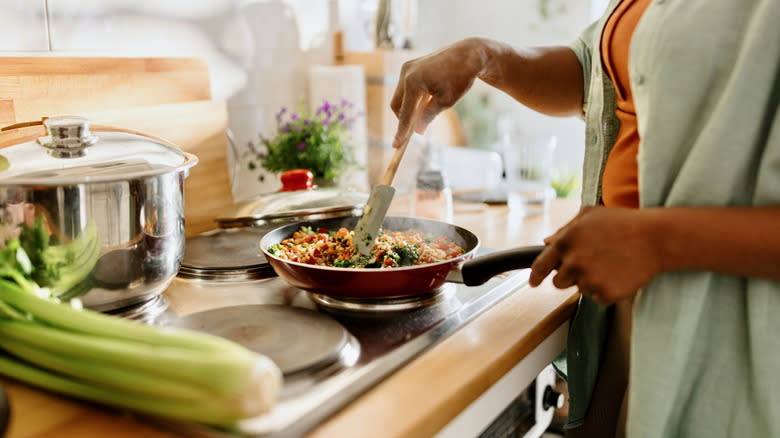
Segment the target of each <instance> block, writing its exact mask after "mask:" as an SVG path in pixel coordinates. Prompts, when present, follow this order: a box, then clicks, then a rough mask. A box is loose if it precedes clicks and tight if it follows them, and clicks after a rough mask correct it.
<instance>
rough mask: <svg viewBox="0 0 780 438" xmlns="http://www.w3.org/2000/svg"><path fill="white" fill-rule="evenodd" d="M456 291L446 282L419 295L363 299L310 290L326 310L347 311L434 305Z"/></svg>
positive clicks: (388, 309) (314, 299)
mask: <svg viewBox="0 0 780 438" xmlns="http://www.w3.org/2000/svg"><path fill="white" fill-rule="evenodd" d="M454 293H455V285H454V284H452V283H446V284H444V285H443V286H442V287H440V288H438V289H434V290H432V291H430V292H426V293H422V294H419V295H408V296H403V297H398V298H380V299H361V298H341V297H339V298H334V297H331V296H327V295H322V294H318V293H314V292H308V295H309V298H310V299H311V300H312V301H314V302H315V303H316V304H317V305H318V306H320V307H322V308H324V309H325V310H337V311H346V312H379V313H384V312H400V311H406V310H412V309H417V308H420V307H428V306H432V305H434V304H436V303H440V302H442V301H444V300H445V299H447V298H449V297H450V296H452V295H453V294H454Z"/></svg>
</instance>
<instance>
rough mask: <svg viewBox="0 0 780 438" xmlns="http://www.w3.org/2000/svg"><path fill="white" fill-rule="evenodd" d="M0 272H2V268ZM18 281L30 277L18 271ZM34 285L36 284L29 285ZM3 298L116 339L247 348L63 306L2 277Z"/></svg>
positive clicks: (58, 322) (38, 315)
mask: <svg viewBox="0 0 780 438" xmlns="http://www.w3.org/2000/svg"><path fill="white" fill-rule="evenodd" d="M0 274H2V273H1V272H0ZM16 276H17V277H21V278H14V280H15V281H16V283H21V282H22V281H27V283H30V281H29V280H26V279H25V278H23V277H22V276H21V275H20V274H18V273H17V274H16ZM28 287H32V286H28ZM0 289H2V300H3V301H5V302H6V303H8V304H10V305H12V306H14V307H15V308H17V309H18V310H20V311H22V312H25V313H29V314H31V315H33V317H34V318H35V319H36V320H39V321H44V322H46V323H48V324H51V325H53V326H57V327H60V328H62V329H66V330H70V331H74V332H79V333H86V334H92V335H95V336H102V337H106V338H112V339H123V340H128V341H135V342H143V343H147V344H150V345H157V346H170V347H178V348H184V349H189V350H196V351H202V352H214V353H219V352H229V351H243V347H241V346H239V345H237V344H235V343H233V342H230V341H228V340H227V339H224V338H220V337H218V336H212V335H208V334H206V333H200V332H194V331H191V330H184V329H180V328H175V327H155V326H149V325H146V324H144V323H141V322H136V321H129V320H125V319H121V318H117V317H115V316H111V315H106V314H102V313H99V312H84V311H81V310H76V309H73V308H71V307H69V306H63V305H62V304H60V303H57V302H53V301H48V300H43V299H40V298H39V297H37V296H36V295H35V293H34V291H32V290H26V289H27V288H23V287H22V286H20V285H19V284H15V283H14V282H11V281H8V280H3V279H0Z"/></svg>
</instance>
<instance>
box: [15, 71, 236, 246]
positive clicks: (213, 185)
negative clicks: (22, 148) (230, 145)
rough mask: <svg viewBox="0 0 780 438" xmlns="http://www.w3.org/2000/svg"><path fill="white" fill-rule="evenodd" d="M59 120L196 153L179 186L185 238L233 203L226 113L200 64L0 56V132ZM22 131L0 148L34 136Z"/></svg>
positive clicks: (211, 224)
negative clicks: (77, 120) (85, 121)
mask: <svg viewBox="0 0 780 438" xmlns="http://www.w3.org/2000/svg"><path fill="white" fill-rule="evenodd" d="M65 114H67V115H81V116H84V117H87V118H89V119H90V120H91V122H92V123H93V124H104V125H111V126H116V127H121V128H125V129H130V130H135V131H140V132H142V133H146V134H149V135H152V136H156V137H161V138H163V139H166V140H168V141H170V142H172V143H174V144H176V145H178V146H179V147H180V148H181V149H182V150H185V151H187V152H191V153H193V154H195V155H197V156H198V159H199V162H198V164H197V165H196V166H195V167H194V168H193V169H192V171H191V172H190V176H189V177H188V178H187V179H186V181H185V188H184V190H185V192H184V195H185V196H184V198H185V220H186V227H187V235H188V236H191V235H194V234H198V233H201V232H203V231H207V230H211V229H214V228H216V226H217V225H216V222H215V221H214V218H215V217H217V216H218V212H220V211H223V209H225V208H227V207H230V206H231V205H232V204H233V197H232V191H231V185H230V179H229V173H228V161H227V137H226V129H227V107H226V104H225V102H224V101H217V100H212V99H211V90H210V85H209V74H208V66H207V65H206V64H205V62H203V61H202V60H199V59H194V58H97V57H96V58H81V57H79V58H74V57H14V58H3V57H0V126H8V125H13V124H16V123H21V122H30V121H40V120H41V118H43V117H51V116H56V115H65ZM32 129H37V128H32ZM40 129H41V131H40V132H42V128H40ZM23 131H24V132H23V133H22V130H11V131H5V132H2V133H0V143H5V144H6V145H7V144H9V143H10V144H12V143H13V142H14V140H18V139H19V138H23V137H24V136H25V135H37V132H32V133H31V131H29V129H28V130H23ZM20 133H21V134H20Z"/></svg>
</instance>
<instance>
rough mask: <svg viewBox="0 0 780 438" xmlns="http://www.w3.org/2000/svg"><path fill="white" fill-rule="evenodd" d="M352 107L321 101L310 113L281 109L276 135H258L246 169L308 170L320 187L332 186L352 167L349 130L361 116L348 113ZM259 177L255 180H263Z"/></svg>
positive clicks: (277, 171) (344, 103)
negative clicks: (258, 137) (257, 143)
mask: <svg viewBox="0 0 780 438" xmlns="http://www.w3.org/2000/svg"><path fill="white" fill-rule="evenodd" d="M353 106H354V105H353V104H352V103H351V102H349V101H347V100H342V101H341V102H339V103H337V104H333V103H331V102H328V101H323V103H322V105H320V106H319V107H318V108H317V109H316V111H315V112H314V113H312V112H311V111H306V110H305V109H299V110H298V111H288V110H287V108H285V107H283V108H282V109H281V110H279V112H278V113H277V114H276V135H275V136H273V137H265V136H263V135H260V144H259V145H257V146H256V145H255V144H254V143H253V142H250V143H249V144H248V147H249V152H248V153H249V156H250V159H249V163H248V166H249V169H250V170H256V169H258V167H260V168H262V169H265V170H267V171H268V172H271V173H279V172H284V171H287V170H292V169H308V170H310V171H311V172H312V173H313V174H314V182H315V183H316V184H317V185H320V186H328V185H335V184H336V183H337V180H338V178H339V177H341V176H343V175H344V174H345V173H346V172H347V171H349V170H351V169H352V168H354V167H356V160H355V154H354V150H353V145H352V144H351V143H350V141H351V138H350V137H351V135H350V134H351V128H352V125H353V124H354V122H355V120H356V118H357V117H360V116H362V113H358V114H352V112H353ZM264 178H265V177H264V175H262V174H260V175H259V176H258V179H259V180H260V181H263V180H264Z"/></svg>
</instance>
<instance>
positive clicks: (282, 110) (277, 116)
mask: <svg viewBox="0 0 780 438" xmlns="http://www.w3.org/2000/svg"><path fill="white" fill-rule="evenodd" d="M286 112H287V108H286V107H282V109H280V110H279V112H278V113H276V121H277V122H281V121H282V115H284V113H286Z"/></svg>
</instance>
